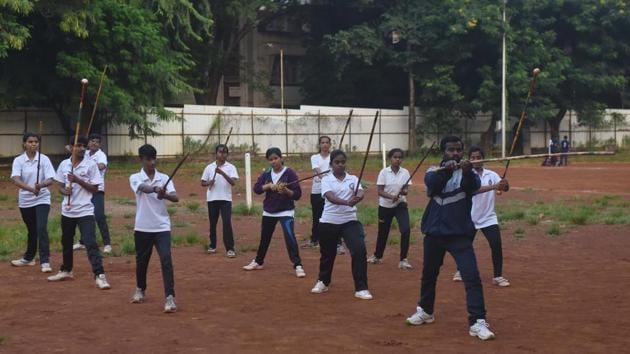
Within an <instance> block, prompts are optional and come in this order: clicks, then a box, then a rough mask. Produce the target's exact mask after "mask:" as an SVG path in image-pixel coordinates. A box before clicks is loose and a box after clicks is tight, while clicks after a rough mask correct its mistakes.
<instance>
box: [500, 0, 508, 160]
mask: <svg viewBox="0 0 630 354" xmlns="http://www.w3.org/2000/svg"><path fill="white" fill-rule="evenodd" d="M506 7H507V0H503V43H502V53H501V157H505V145H506V141H505V140H506V128H507V117H506V116H507V88H506V75H507V73H506V72H507V60H506V57H507V55H506V50H505V49H506V45H505V37H506V32H507V21H506V18H505V8H506Z"/></svg>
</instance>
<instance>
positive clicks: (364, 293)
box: [354, 290, 374, 300]
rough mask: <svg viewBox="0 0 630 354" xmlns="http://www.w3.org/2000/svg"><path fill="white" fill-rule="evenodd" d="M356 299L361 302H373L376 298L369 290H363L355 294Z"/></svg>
mask: <svg viewBox="0 0 630 354" xmlns="http://www.w3.org/2000/svg"><path fill="white" fill-rule="evenodd" d="M354 297H356V298H359V299H361V300H372V299H373V298H374V297H373V296H372V294H370V291H369V290H361V291H357V292H355V293H354Z"/></svg>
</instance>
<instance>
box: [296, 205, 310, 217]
mask: <svg viewBox="0 0 630 354" xmlns="http://www.w3.org/2000/svg"><path fill="white" fill-rule="evenodd" d="M312 215H313V212H312V210H311V207H310V206H309V207H302V206H298V207H297V208H295V218H296V219H307V218H308V219H310V218H312V217H313V216H312Z"/></svg>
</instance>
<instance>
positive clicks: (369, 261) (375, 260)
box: [367, 255, 381, 264]
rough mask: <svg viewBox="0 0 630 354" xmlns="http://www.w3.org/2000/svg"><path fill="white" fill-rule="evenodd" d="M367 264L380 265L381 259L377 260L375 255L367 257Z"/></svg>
mask: <svg viewBox="0 0 630 354" xmlns="http://www.w3.org/2000/svg"><path fill="white" fill-rule="evenodd" d="M367 262H368V263H370V264H379V263H381V259H380V258H377V257H376V256H375V255H371V256H369V257H368V259H367Z"/></svg>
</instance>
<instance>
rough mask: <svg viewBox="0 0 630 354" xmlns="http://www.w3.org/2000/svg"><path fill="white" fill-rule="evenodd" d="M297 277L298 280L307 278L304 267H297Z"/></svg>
mask: <svg viewBox="0 0 630 354" xmlns="http://www.w3.org/2000/svg"><path fill="white" fill-rule="evenodd" d="M295 275H296V276H297V277H298V278H304V277H305V276H306V272H305V271H304V268H302V266H297V267H295Z"/></svg>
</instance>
